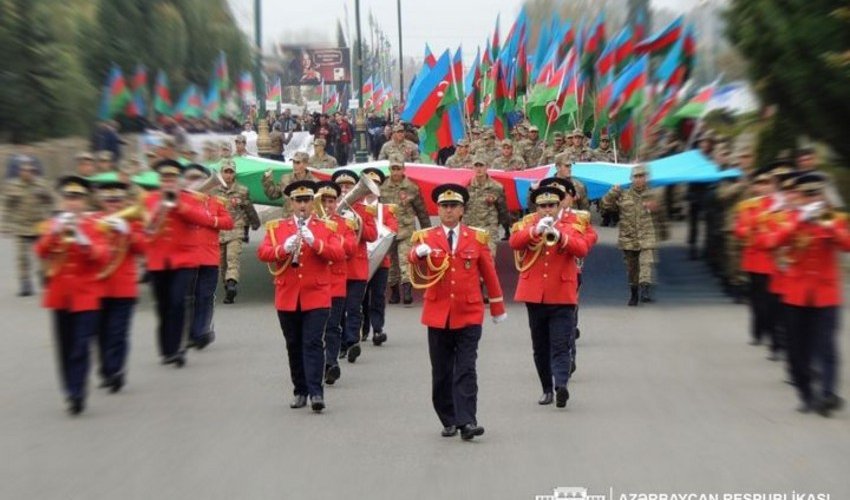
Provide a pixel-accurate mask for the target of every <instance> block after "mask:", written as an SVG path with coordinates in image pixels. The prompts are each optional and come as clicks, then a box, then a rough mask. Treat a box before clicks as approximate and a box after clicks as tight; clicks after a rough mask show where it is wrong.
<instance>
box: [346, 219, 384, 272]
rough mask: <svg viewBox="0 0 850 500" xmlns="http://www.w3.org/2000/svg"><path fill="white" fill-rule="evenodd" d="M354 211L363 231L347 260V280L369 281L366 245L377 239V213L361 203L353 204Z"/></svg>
mask: <svg viewBox="0 0 850 500" xmlns="http://www.w3.org/2000/svg"><path fill="white" fill-rule="evenodd" d="M354 211H355V212H357V215H359V216H360V219H361V220H362V221H363V231H362V233H361V235H360V241H357V242H356V243H357V247H356V249H355V251H354V253H353V254H352V255H351V256H350V257H349V258H348V279H349V280H352V281H354V280H359V281H366V280H367V279H369V251H368V249H367V248H366V243H368V242H372V241H375V240H376V239H378V226H376V225H375V215H376V214H377V213H378V212H377V209H376V208H374V207H366V206H365V205H363V204H362V203H355V204H354ZM356 237H357V234H356V232H355V238H356Z"/></svg>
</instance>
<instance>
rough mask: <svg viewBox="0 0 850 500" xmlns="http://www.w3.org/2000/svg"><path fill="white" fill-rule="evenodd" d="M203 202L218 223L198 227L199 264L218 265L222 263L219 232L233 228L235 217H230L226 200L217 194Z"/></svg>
mask: <svg viewBox="0 0 850 500" xmlns="http://www.w3.org/2000/svg"><path fill="white" fill-rule="evenodd" d="M201 203H202V204H203V205H204V208H206V210H207V212H209V213H210V215H212V216H213V221H217V222H218V225H217V226H215V225H213V226H206V225H202V226H199V227H198V229H197V236H198V237H197V241H198V251H197V253H198V264H199V265H201V266H216V267H218V266H219V265H220V264H221V245H220V244H219V242H218V232H219V231H227V230H228V229H233V218H232V217H230V212H228V211H227V208H226V207H225V206H224V202H223V201H221V199H219V198H218V197H216V196H208V197H207V198H206V199H205V200H203V201H202V202H201ZM216 217H217V219H216Z"/></svg>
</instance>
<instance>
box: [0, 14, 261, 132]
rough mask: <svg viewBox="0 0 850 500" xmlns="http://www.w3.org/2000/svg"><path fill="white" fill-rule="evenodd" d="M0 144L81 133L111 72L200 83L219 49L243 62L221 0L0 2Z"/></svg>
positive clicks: (246, 51) (245, 49)
mask: <svg viewBox="0 0 850 500" xmlns="http://www.w3.org/2000/svg"><path fill="white" fill-rule="evenodd" d="M0 46H2V47H3V51H2V52H0V54H2V55H0V88H2V89H3V91H2V92H0V141H4V140H11V141H13V142H28V141H34V140H38V139H42V138H46V137H59V136H65V135H69V134H83V135H85V134H87V132H88V130H89V128H90V126H91V124H92V121H93V120H94V116H95V114H96V112H97V104H98V101H99V99H100V94H101V92H102V86H103V84H104V82H105V80H106V76H107V74H108V72H109V68H110V66H111V65H112V64H113V63H115V64H118V65H119V66H120V67H121V68H122V69H123V70H124V74H125V77H126V78H131V77H132V72H133V70H134V68H135V67H136V64H138V63H142V64H144V65H145V66H146V67H147V69H148V78H149V84H152V83H153V78H154V75H155V74H156V71H157V70H159V69H162V70H164V71H165V72H166V73H167V74H168V76H169V78H170V80H171V85H172V93H173V94H177V93H178V92H179V91H180V90H182V89H183V88H184V87H185V86H186V85H188V84H189V83H197V84H199V85H200V86H202V87H205V86H206V85H207V83H208V81H209V79H210V76H211V75H212V71H213V64H214V61H215V60H216V58H217V57H218V54H219V51H222V50H223V51H224V52H225V53H226V54H227V62H228V67H229V70H230V74H231V78H230V80H231V82H232V81H235V75H238V72H239V71H241V70H243V69H247V68H250V67H251V65H252V61H251V57H252V53H251V46H250V44H249V43H248V40H247V38H246V36H245V35H244V34H243V33H242V32H241V31H239V29H238V27H237V25H236V22H235V21H234V19H233V17H232V15H231V12H230V8H229V6H228V4H227V0H96V1H92V0H0Z"/></svg>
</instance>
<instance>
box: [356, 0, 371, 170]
mask: <svg viewBox="0 0 850 500" xmlns="http://www.w3.org/2000/svg"><path fill="white" fill-rule="evenodd" d="M354 18H355V22H356V23H357V55H356V62H355V66H356V68H357V103H358V107H357V115H356V116H355V117H354V137H355V139H356V143H357V144H356V147H357V149H356V150H355V152H354V161H356V162H357V163H365V162H366V161H368V160H369V152H368V151H367V150H366V139H367V137H366V114H365V112H364V110H363V39H362V38H361V35H360V0H354Z"/></svg>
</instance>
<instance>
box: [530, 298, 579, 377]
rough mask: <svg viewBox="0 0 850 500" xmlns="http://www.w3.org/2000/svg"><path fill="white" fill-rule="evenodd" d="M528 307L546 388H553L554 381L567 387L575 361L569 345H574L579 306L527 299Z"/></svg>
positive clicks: (533, 344)
mask: <svg viewBox="0 0 850 500" xmlns="http://www.w3.org/2000/svg"><path fill="white" fill-rule="evenodd" d="M526 308H527V309H528V326H529V328H530V329H531V347H532V350H533V354H534V366H535V367H536V368H537V376H538V377H539V378H540V385H541V386H542V387H543V392H551V391H552V389H553V381H554V386H556V387H566V385H567V382H568V381H569V380H570V365H571V364H572V355H571V351H570V346H571V345H572V346H575V333H576V330H575V327H576V324H575V318H576V315H575V308H576V306H575V305H566V304H531V303H526Z"/></svg>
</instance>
